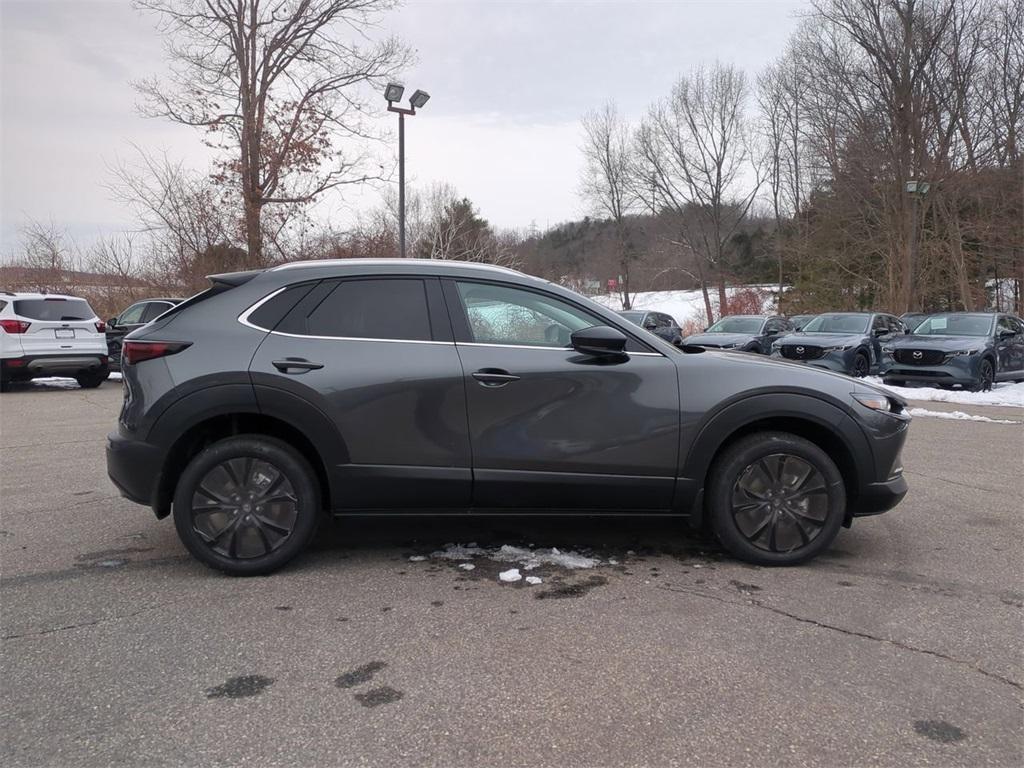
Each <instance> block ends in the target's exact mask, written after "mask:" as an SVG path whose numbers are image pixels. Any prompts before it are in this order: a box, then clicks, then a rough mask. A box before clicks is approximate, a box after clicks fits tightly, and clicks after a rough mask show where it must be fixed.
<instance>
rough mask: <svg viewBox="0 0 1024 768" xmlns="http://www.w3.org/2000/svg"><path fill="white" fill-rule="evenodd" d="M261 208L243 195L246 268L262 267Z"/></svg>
mask: <svg viewBox="0 0 1024 768" xmlns="http://www.w3.org/2000/svg"><path fill="white" fill-rule="evenodd" d="M262 213H263V206H262V205H260V204H259V202H257V201H255V200H253V199H252V198H251V197H250V196H249V195H248V194H246V195H245V244H246V249H247V250H248V255H247V262H248V266H249V267H250V268H252V269H256V268H259V267H262V266H263V226H262V221H261V215H262Z"/></svg>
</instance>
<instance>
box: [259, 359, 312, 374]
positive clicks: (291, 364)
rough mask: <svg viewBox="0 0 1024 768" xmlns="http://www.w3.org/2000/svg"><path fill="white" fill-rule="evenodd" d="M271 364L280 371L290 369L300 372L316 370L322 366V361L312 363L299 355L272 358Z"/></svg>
mask: <svg viewBox="0 0 1024 768" xmlns="http://www.w3.org/2000/svg"><path fill="white" fill-rule="evenodd" d="M271 365H273V366H274V367H275V368H277V370H279V371H280V372H281V373H288V371H290V370H292V369H295V370H298V371H300V372H305V371H318V370H320V369H321V368H323V367H324V364H323V363H313V362H310V361H309V360H304V359H303V358H300V357H286V358H285V359H284V360H274V361H273V363H271Z"/></svg>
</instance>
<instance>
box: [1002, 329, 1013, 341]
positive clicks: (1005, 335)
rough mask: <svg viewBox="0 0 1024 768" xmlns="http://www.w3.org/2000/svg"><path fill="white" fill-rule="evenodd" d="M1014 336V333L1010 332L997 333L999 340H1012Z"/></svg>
mask: <svg viewBox="0 0 1024 768" xmlns="http://www.w3.org/2000/svg"><path fill="white" fill-rule="evenodd" d="M1016 335H1017V334H1016V332H1014V331H1010V330H1002V331H1000V332H999V338H1000V339H1012V338H1013V337H1014V336H1016Z"/></svg>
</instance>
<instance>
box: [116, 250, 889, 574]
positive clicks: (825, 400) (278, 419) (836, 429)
mask: <svg viewBox="0 0 1024 768" xmlns="http://www.w3.org/2000/svg"><path fill="white" fill-rule="evenodd" d="M212 281H213V285H212V287H211V288H210V289H209V290H208V291H206V292H205V293H202V294H199V295H197V296H195V297H193V298H191V299H189V300H188V301H186V302H184V303H183V304H179V305H178V306H177V307H175V308H174V309H172V310H170V311H169V312H167V313H165V314H164V315H162V316H161V317H160V318H158V319H157V320H156V321H155V322H153V323H151V324H149V325H147V326H145V327H143V328H141V329H139V330H138V331H135V332H134V333H132V334H131V335H129V336H128V338H126V339H125V343H124V355H123V362H124V366H123V372H124V381H125V387H124V392H125V399H124V405H123V407H122V410H121V415H120V418H119V422H118V428H117V431H116V432H114V433H112V434H111V435H110V437H109V442H108V447H107V468H108V472H109V474H110V477H111V478H112V480H113V481H114V483H115V484H116V485H117V486H118V488H119V489H120V490H121V493H122V494H123V495H124V496H126V497H128V498H129V499H132V500H134V501H136V502H138V503H140V504H148V505H150V506H152V508H153V510H154V511H155V512H156V515H157V517H165V516H167V515H169V514H172V513H173V517H174V523H175V526H176V528H177V531H178V534H179V535H180V537H181V539H182V541H183V542H184V544H185V546H186V547H187V548H188V549H189V551H190V552H191V553H192V554H193V555H194V556H195V557H197V558H198V559H199V560H201V561H203V562H204V563H206V564H207V565H210V566H212V567H214V568H218V569H221V570H224V571H228V572H230V573H236V574H256V573H266V572H269V571H272V570H274V569H276V568H278V567H280V566H282V565H284V564H285V563H286V562H288V561H289V560H290V559H292V558H293V557H294V556H295V555H297V554H298V553H299V552H301V551H302V550H303V549H304V548H305V547H306V545H307V544H308V543H309V541H310V539H311V537H312V536H313V533H314V531H315V529H316V526H317V522H318V521H319V519H320V518H321V516H322V515H323V514H325V513H333V514H389V513H396V512H397V513H403V514H404V513H408V512H410V511H416V512H420V513H426V514H450V513H466V512H476V513H502V514H514V513H526V514H533V513H537V512H544V511H549V512H551V513H553V514H566V513H569V514H610V513H624V512H625V513H631V514H651V513H656V514H666V513H675V514H679V515H682V516H686V517H688V518H689V521H690V525H692V526H694V527H700V526H702V525H703V524H704V523H705V522H707V524H708V525H709V526H710V527H711V528H712V529H713V530H714V532H715V533H716V535H717V536H718V538H719V539H720V541H721V542H722V544H723V545H724V546H725V548H726V549H728V551H729V552H731V553H733V554H734V555H736V556H737V557H740V558H743V559H745V560H749V561H750V562H754V563H762V564H767V565H786V564H792V563H798V562H801V561H803V560H806V559H808V558H811V557H813V556H814V555H816V554H818V553H819V552H821V551H822V550H823V549H825V548H826V547H827V546H828V545H829V543H830V542H831V541H832V539H833V538H834V537H835V535H836V533H837V532H838V530H839V528H840V527H841V526H843V525H849V524H850V522H851V521H852V519H853V517H855V516H859V515H871V514H876V513H878V512H882V511H884V510H887V509H889V508H891V507H892V506H894V505H895V504H897V503H898V502H899V501H900V499H901V498H903V496H904V494H905V493H906V488H907V486H906V482H905V481H904V479H903V470H902V465H901V461H900V450H901V447H902V445H903V442H904V439H905V437H906V433H907V425H908V422H909V417H908V415H907V414H906V412H905V410H904V405H905V403H904V401H902V400H900V399H899V398H898V397H895V396H893V395H891V394H889V393H886V392H884V391H883V390H880V389H878V388H875V387H871V386H868V385H866V384H863V383H859V382H858V383H851V382H849V381H846V380H844V379H840V378H837V377H835V376H832V375H828V374H825V373H822V372H819V371H814V370H810V369H801V368H797V367H794V366H791V365H784V364H779V363H775V362H771V361H769V360H767V359H765V358H759V357H755V356H753V355H733V354H722V353H718V352H698V351H691V352H690V353H688V352H686V351H684V350H680V349H678V348H676V347H674V346H672V345H671V344H669V343H667V342H664V341H662V340H661V339H659V338H658V337H656V336H653V335H652V334H649V333H644V332H643V331H641V330H640V329H639V328H637V327H636V326H634V325H633V324H632V323H630V322H628V321H626V320H624V319H623V318H622V317H620V316H619V315H617V314H616V313H615V312H613V311H611V310H609V309H606V308H604V307H601V306H599V305H597V304H595V303H593V302H590V301H589V300H587V299H584V298H583V297H581V296H579V295H577V294H575V293H573V292H572V291H569V290H566V289H564V288H561V287H559V286H556V285H552V284H551V283H548V282H545V281H543V280H538V279H535V278H531V277H527V276H525V275H522V274H520V273H518V272H514V271H512V270H508V269H503V268H500V267H491V266H483V265H473V264H467V263H464V262H443V261H416V260H406V259H393V260H342V261H317V262H306V263H294V264H287V265H284V266H280V267H276V268H273V269H269V270H266V271H257V272H245V273H238V274H230V275H221V276H216V277H213V278H212ZM563 341H564V343H563Z"/></svg>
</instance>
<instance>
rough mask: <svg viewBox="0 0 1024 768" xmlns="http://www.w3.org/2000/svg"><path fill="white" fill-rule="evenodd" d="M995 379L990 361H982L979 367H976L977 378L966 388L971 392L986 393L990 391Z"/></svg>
mask: <svg viewBox="0 0 1024 768" xmlns="http://www.w3.org/2000/svg"><path fill="white" fill-rule="evenodd" d="M995 378H996V372H995V368H993V367H992V361H991V360H987V359H986V360H982V361H981V365H980V366H979V367H978V378H977V380H975V382H974V383H973V384H971V385H970V386H969V387H968V390H969V391H971V392H988V391H989V390H990V389H992V384H993V382H994V381H995Z"/></svg>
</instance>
